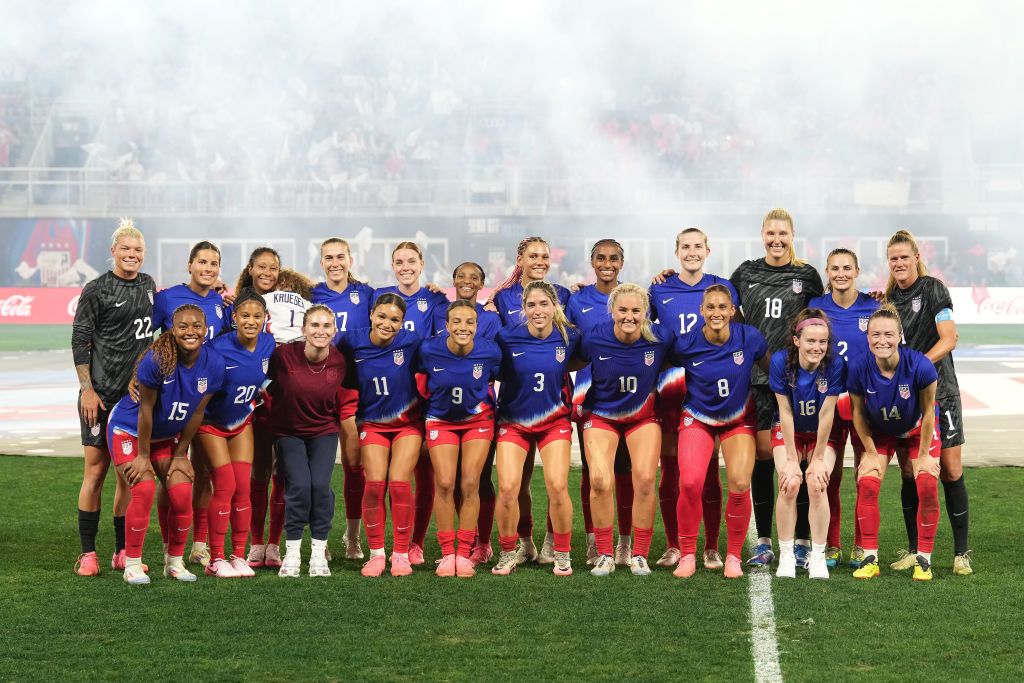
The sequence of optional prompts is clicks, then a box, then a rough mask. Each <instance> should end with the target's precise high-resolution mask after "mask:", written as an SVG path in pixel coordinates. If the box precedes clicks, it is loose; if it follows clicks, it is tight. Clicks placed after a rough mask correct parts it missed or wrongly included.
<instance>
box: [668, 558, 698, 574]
mask: <svg viewBox="0 0 1024 683" xmlns="http://www.w3.org/2000/svg"><path fill="white" fill-rule="evenodd" d="M696 573H697V556H696V555H694V554H693V553H690V554H689V555H683V556H682V557H681V558H679V564H677V565H676V568H675V571H673V572H672V576H674V577H676V578H677V579H688V578H690V577H691V576H693V575H694V574H696Z"/></svg>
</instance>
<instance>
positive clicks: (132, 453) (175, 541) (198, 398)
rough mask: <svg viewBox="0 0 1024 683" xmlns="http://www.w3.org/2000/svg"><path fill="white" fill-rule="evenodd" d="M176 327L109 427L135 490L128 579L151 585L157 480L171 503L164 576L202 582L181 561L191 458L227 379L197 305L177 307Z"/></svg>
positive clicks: (140, 368)
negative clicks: (146, 549) (149, 533)
mask: <svg viewBox="0 0 1024 683" xmlns="http://www.w3.org/2000/svg"><path fill="white" fill-rule="evenodd" d="M171 325H172V327H171V332H170V333H169V334H165V335H162V336H161V337H160V338H159V339H157V340H156V341H155V342H153V344H152V345H151V346H150V347H149V350H148V351H147V352H146V353H145V355H143V357H142V358H141V359H140V360H139V363H138V365H137V366H136V369H135V373H134V374H135V377H134V379H137V380H138V384H139V401H138V403H136V402H135V401H134V400H133V399H132V397H131V396H125V397H124V398H122V399H121V400H120V401H119V402H118V403H117V405H116V406H114V409H113V410H111V411H110V420H109V421H108V423H107V443H108V445H109V448H110V454H111V457H112V458H113V459H114V464H115V465H116V466H117V469H118V471H120V472H121V474H122V475H123V476H124V478H125V480H126V481H127V482H128V485H129V486H131V489H132V490H131V502H129V504H128V513H127V522H128V534H127V547H126V550H125V555H126V556H125V568H124V580H125V581H126V582H128V583H131V584H146V583H149V576H147V575H146V570H145V567H144V566H143V564H142V545H143V542H144V541H145V538H146V530H147V529H148V528H149V517H150V512H151V510H152V508H153V497H154V495H155V493H156V482H155V481H154V480H155V478H156V477H159V478H160V482H161V483H162V484H163V486H164V488H165V489H166V490H167V497H168V498H169V499H170V503H171V510H170V516H169V519H168V521H169V526H168V546H167V551H166V554H165V556H164V576H168V577H171V578H173V579H177V580H178V581H195V580H196V575H195V574H193V573H191V572H190V571H188V569H186V568H185V563H184V558H183V557H182V555H183V553H184V551H185V541H186V539H188V531H189V528H190V527H191V526H192V466H191V465H190V464H189V462H188V457H187V454H188V447H189V444H190V443H191V441H192V437H193V436H195V433H196V430H198V429H199V424H200V423H201V422H202V419H203V411H204V410H205V409H206V404H207V403H208V402H209V401H210V398H211V397H212V396H213V393H214V392H215V391H216V390H217V389H219V388H220V386H221V385H222V383H223V381H224V359H223V358H221V357H220V355H219V354H218V353H217V352H216V351H214V350H213V349H212V348H210V347H209V346H206V345H204V344H203V337H204V335H205V333H206V318H205V316H204V315H203V311H202V310H201V309H200V308H199V307H198V306H196V305H194V304H185V305H183V306H181V307H179V308H178V309H177V310H176V311H175V312H174V315H173V317H172V323H171Z"/></svg>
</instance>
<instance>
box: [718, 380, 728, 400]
mask: <svg viewBox="0 0 1024 683" xmlns="http://www.w3.org/2000/svg"><path fill="white" fill-rule="evenodd" d="M718 395H719V396H721V397H722V398H725V397H727V396H728V395H729V380H727V379H725V378H723V379H720V380H718Z"/></svg>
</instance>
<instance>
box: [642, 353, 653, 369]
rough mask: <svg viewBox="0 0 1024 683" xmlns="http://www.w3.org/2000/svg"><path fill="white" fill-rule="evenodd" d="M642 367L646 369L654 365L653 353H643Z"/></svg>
mask: <svg viewBox="0 0 1024 683" xmlns="http://www.w3.org/2000/svg"><path fill="white" fill-rule="evenodd" d="M644 365H646V366H648V367H650V366H652V365H654V351H647V352H645V353H644Z"/></svg>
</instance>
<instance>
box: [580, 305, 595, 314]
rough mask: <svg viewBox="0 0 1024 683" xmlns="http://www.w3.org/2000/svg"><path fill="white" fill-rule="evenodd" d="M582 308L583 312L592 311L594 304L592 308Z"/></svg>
mask: <svg viewBox="0 0 1024 683" xmlns="http://www.w3.org/2000/svg"><path fill="white" fill-rule="evenodd" d="M581 310H582V312H583V313H586V312H587V311H592V310H594V307H593V306H591V307H590V308H584V309H581Z"/></svg>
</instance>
